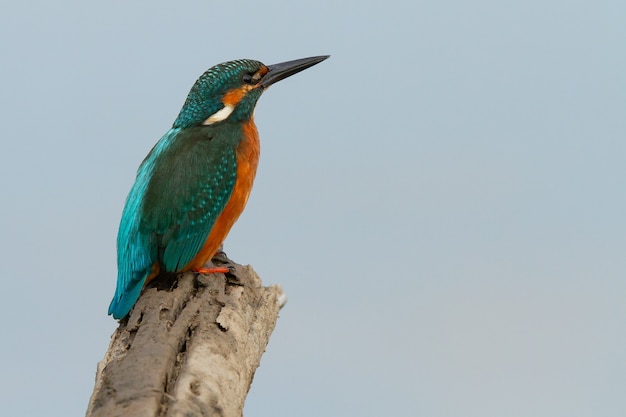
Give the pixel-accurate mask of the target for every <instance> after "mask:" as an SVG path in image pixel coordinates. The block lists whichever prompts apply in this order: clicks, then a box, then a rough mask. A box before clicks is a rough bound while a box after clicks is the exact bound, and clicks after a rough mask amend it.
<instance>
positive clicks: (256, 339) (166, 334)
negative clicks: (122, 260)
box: [86, 264, 285, 417]
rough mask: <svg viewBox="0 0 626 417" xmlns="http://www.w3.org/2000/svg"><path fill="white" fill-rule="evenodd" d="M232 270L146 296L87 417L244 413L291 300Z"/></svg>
mask: <svg viewBox="0 0 626 417" xmlns="http://www.w3.org/2000/svg"><path fill="white" fill-rule="evenodd" d="M232 265H234V271H233V273H232V274H226V275H223V274H213V275H208V276H204V275H197V274H193V273H186V274H183V275H181V276H179V277H178V279H177V280H174V281H173V282H171V283H169V285H170V286H171V287H173V288H169V287H168V288H166V289H159V288H157V287H156V286H152V287H149V288H147V289H146V290H145V291H144V293H143V294H142V296H141V297H140V299H139V301H138V302H137V304H136V305H135V307H134V308H133V310H132V311H131V313H130V315H129V317H128V319H125V320H122V321H121V322H120V325H119V327H118V329H117V330H116V331H115V333H114V334H113V336H112V340H111V343H110V345H109V349H108V351H107V352H106V354H105V357H104V359H103V360H102V361H101V362H100V363H99V364H98V369H97V374H96V384H95V388H94V392H93V394H92V396H91V399H90V401H89V407H88V409H87V414H86V415H87V417H116V416H119V417H143V416H145V417H155V416H167V417H175V416H185V417H191V416H198V417H199V416H203V417H204V416H226V417H231V416H241V415H242V410H243V405H244V401H245V397H246V395H247V393H248V390H249V388H250V384H251V383H252V378H253V376H254V372H255V371H256V369H257V367H258V366H259V363H260V360H261V356H262V354H263V352H264V351H265V347H266V346H267V343H268V341H269V338H270V335H271V333H272V331H273V329H274V326H275V324H276V319H277V317H278V311H279V309H280V307H282V304H284V299H285V297H284V294H283V293H282V290H281V289H280V287H279V286H271V287H267V288H266V287H263V286H262V284H261V280H260V278H259V277H258V275H257V274H256V273H255V272H254V271H253V270H252V268H251V267H249V266H247V267H244V266H241V265H236V264H232ZM157 284H158V285H160V286H161V287H162V286H163V284H164V283H163V282H160V283H157ZM166 287H167V284H166Z"/></svg>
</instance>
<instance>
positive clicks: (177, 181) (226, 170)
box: [109, 126, 238, 319]
mask: <svg viewBox="0 0 626 417" xmlns="http://www.w3.org/2000/svg"><path fill="white" fill-rule="evenodd" d="M232 133H233V132H231V134H230V135H229V134H221V133H220V131H219V129H214V128H211V127H210V126H203V127H194V128H187V129H182V130H181V129H171V130H170V131H169V132H168V133H167V134H166V135H165V136H163V138H161V140H160V141H159V142H158V143H157V144H156V145H155V147H154V148H153V149H152V151H150V154H148V156H147V157H146V159H145V160H144V161H143V163H142V164H141V166H140V167H139V171H138V173H137V179H136V181H135V184H134V185H133V188H132V189H131V191H130V193H129V195H128V198H127V200H126V205H125V207H124V211H123V213H122V220H121V223H120V229H119V232H118V237H117V252H118V256H117V259H118V278H117V288H116V291H115V295H114V297H113V300H112V301H111V305H110V306H109V314H112V315H113V317H115V318H116V319H119V318H123V317H125V316H126V315H127V314H128V312H129V311H130V309H131V308H132V307H133V305H134V304H135V302H136V301H137V299H138V298H139V295H140V293H141V290H142V288H143V286H144V284H145V281H146V278H147V277H148V275H150V273H151V272H152V268H153V265H154V264H155V263H157V262H158V263H159V265H160V268H161V270H165V271H168V272H177V271H180V270H181V269H182V268H183V267H184V266H185V265H186V264H188V263H189V262H190V261H191V260H192V259H193V258H194V257H195V256H196V255H197V253H198V252H199V251H200V249H201V248H202V246H203V245H204V243H205V241H206V239H207V237H208V236H209V233H210V232H211V229H212V227H213V225H214V224H215V221H216V220H217V218H218V217H219V215H220V213H221V212H222V210H223V209H224V207H225V205H226V203H227V202H228V199H229V198H230V195H231V193H232V190H233V188H234V186H235V182H236V180H237V155H236V149H237V144H238V139H237V135H235V134H232Z"/></svg>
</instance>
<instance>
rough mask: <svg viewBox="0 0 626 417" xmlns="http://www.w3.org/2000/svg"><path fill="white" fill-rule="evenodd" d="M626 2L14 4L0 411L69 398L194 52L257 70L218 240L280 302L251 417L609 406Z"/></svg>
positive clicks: (564, 412) (613, 384)
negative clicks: (262, 78) (122, 225)
mask: <svg viewBox="0 0 626 417" xmlns="http://www.w3.org/2000/svg"><path fill="white" fill-rule="evenodd" d="M625 47H626V3H624V2H623V1H620V0H612V1H609V0H599V1H594V2H591V1H587V2H584V1H575V2H572V1H564V0H561V1H559V0H547V1H546V0H542V1H523V2H511V1H488V0H477V1H474V2H466V1H458V0H456V1H437V2H435V1H432V2H426V1H393V0H392V1H386V2H372V1H358V2H357V1H346V2H335V1H326V0H320V1H313V2H288V1H274V0H268V1H266V2H261V3H259V2H244V1H239V2H210V1H182V2H159V1H156V2H155V1H152V2H145V1H142V2H121V1H112V2H99V3H96V4H94V3H92V2H79V1H75V2H44V1H40V2H33V1H26V2H22V3H19V2H12V3H8V2H5V3H3V4H2V5H1V6H0V51H1V52H2V57H3V58H2V65H1V66H0V73H1V74H2V77H0V83H1V90H2V94H1V95H0V115H1V116H0V117H1V118H2V119H1V120H2V125H3V129H2V143H3V144H4V146H3V148H4V151H3V152H2V153H1V154H0V181H1V187H0V189H1V190H2V195H3V205H2V216H0V226H1V230H2V233H1V235H0V247H1V248H2V251H1V253H2V276H3V288H2V291H0V309H1V310H0V313H1V314H2V317H4V328H3V337H2V343H1V344H0V369H2V376H1V377H0V392H1V393H2V394H1V395H2V407H3V414H5V415H7V416H8V415H23V416H34V417H39V416H42V417H43V416H73V415H82V414H83V413H84V411H85V409H86V405H87V401H88V398H89V395H90V394H91V390H92V386H93V380H94V374H95V369H96V363H97V362H98V361H99V360H100V359H101V358H102V356H103V354H104V352H105V350H106V348H107V345H108V342H109V337H110V335H111V333H112V332H113V330H114V329H115V327H116V322H115V321H114V320H113V319H111V318H110V317H108V316H107V315H106V311H107V307H108V304H109V301H110V299H111V297H112V295H113V291H114V288H115V278H116V266H115V236H116V233H117V226H118V222H119V217H120V213H121V209H122V206H123V203H124V199H125V198H126V194H127V193H128V191H129V189H130V186H131V185H132V182H133V179H134V174H135V171H136V169H137V167H138V165H139V163H140V162H141V160H142V159H143V157H144V156H145V155H146V153H147V152H148V151H149V150H150V148H151V147H152V145H153V144H154V143H155V142H156V141H157V140H158V139H159V137H160V136H161V135H162V134H163V133H164V132H165V131H166V130H167V129H168V128H169V127H170V126H171V124H172V122H173V120H174V119H175V117H176V115H177V114H178V111H179V109H180V106H181V105H182V103H183V101H184V99H185V97H186V95H187V92H188V90H189V88H190V87H191V85H192V84H193V82H194V81H195V80H196V78H197V77H198V76H199V75H200V74H201V73H202V72H203V71H204V70H206V69H207V68H208V67H210V66H212V65H214V64H216V63H219V62H222V61H226V60H230V59H236V58H254V59H258V60H261V61H263V62H265V63H266V64H272V63H276V62H280V61H285V60H290V59H296V58H302V57H307V56H311V55H320V54H331V55H332V57H331V58H330V59H329V60H327V61H325V62H323V63H322V64H320V65H317V66H315V67H314V68H311V69H310V70H307V71H305V72H303V73H301V74H298V75H297V76H294V77H293V78H290V79H289V80H286V81H283V82H281V83H279V84H277V85H276V86H274V87H272V88H271V89H270V91H268V92H267V93H266V94H265V95H264V96H263V97H262V98H261V100H260V102H259V105H258V107H257V112H256V120H257V125H258V127H259V131H260V134H261V141H262V155H261V162H260V167H259V172H258V176H257V182H256V186H255V189H254V191H253V193H252V196H251V199H250V202H249V204H248V208H247V210H246V212H245V213H244V214H243V216H242V218H241V219H240V221H239V222H238V223H237V225H236V226H235V228H234V230H233V232H232V233H231V235H230V237H229V238H228V240H227V242H226V251H227V253H228V254H229V256H230V257H231V258H233V259H234V260H236V261H237V262H239V263H242V264H251V265H252V266H253V267H254V268H255V269H256V270H257V271H258V273H259V274H260V275H261V277H262V279H263V280H264V283H265V284H274V283H278V284H281V285H282V286H283V288H284V290H285V292H286V293H287V295H288V296H289V302H288V304H287V306H286V307H285V308H284V309H283V311H282V312H281V317H280V320H279V321H278V325H277V327H276V330H275V332H274V334H273V336H272V339H271V341H270V344H269V346H268V349H267V352H266V354H265V356H264V358H263V362H262V364H261V367H260V369H259V370H258V372H257V374H256V376H255V380H254V384H253V387H252V390H251V392H250V395H249V397H248V403H247V405H246V416H247V417H254V416H261V417H265V416H268V417H270V416H271V417H282V416H300V417H308V416H320V415H324V416H349V415H358V416H361V417H365V416H380V415H393V416H428V417H458V416H463V417H502V416H507V417H516V416H519V417H528V416H532V417H544V416H545V417H576V416H589V417H597V416H603V417H610V416H616V417H617V416H620V417H621V416H624V415H626V396H625V395H624V393H625V392H626V303H625V302H624V300H625V297H626V280H625V271H626V256H625V253H626V220H624V213H626V193H625V192H624V189H625V188H626V167H625V164H624V161H625V159H626V141H625V139H626V76H625V75H624V74H626V49H625Z"/></svg>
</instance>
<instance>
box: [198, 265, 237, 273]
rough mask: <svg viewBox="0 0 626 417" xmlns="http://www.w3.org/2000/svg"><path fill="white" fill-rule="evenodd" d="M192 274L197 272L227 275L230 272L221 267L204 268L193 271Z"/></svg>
mask: <svg viewBox="0 0 626 417" xmlns="http://www.w3.org/2000/svg"><path fill="white" fill-rule="evenodd" d="M194 272H197V273H199V274H227V273H229V272H230V269H228V268H224V267H221V266H212V267H208V266H205V267H202V268H198V269H194Z"/></svg>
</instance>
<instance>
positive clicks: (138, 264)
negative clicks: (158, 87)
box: [109, 55, 328, 319]
mask: <svg viewBox="0 0 626 417" xmlns="http://www.w3.org/2000/svg"><path fill="white" fill-rule="evenodd" d="M326 58H328V55H323V56H315V57H310V58H302V59H297V60H294V61H287V62H281V63H279V64H274V65H264V64H263V63H261V62H259V61H255V60H251V59H240V60H235V61H229V62H224V63H222V64H219V65H216V66H214V67H212V68H210V69H208V70H207V71H206V72H205V73H204V74H202V75H201V76H200V78H198V80H197V81H196V82H195V84H194V85H193V87H192V88H191V90H190V91H189V94H188V96H187V100H186V101H185V104H184V105H183V107H182V109H181V110H180V113H179V114H178V117H177V118H176V120H175V121H174V124H173V126H172V128H171V129H170V130H168V131H167V132H166V133H165V135H163V137H161V139H160V140H159V141H158V142H157V144H156V145H155V146H154V147H153V148H152V150H151V151H150V152H149V153H148V155H147V156H146V158H145V159H144V160H143V162H142V163H141V165H140V166H139V169H138V171H137V177H136V180H135V184H134V185H133V187H132V188H131V190H130V193H129V194H128V197H127V199H126V204H125V206H124V210H123V212H122V219H121V222H120V228H119V231H118V235H117V269H118V275H117V288H116V290H115V295H114V296H113V300H112V301H111V305H110V306H109V314H110V315H113V317H114V318H116V319H122V318H124V317H126V315H128V313H129V312H130V310H131V309H132V307H133V306H134V305H135V303H136V302H137V299H138V298H139V295H140V294H141V291H142V289H143V288H144V287H145V285H146V284H147V283H148V282H150V281H151V280H152V279H154V278H155V277H157V276H158V275H159V274H160V273H179V272H187V271H193V272H198V273H203V274H210V273H219V272H221V273H225V272H228V269H227V268H221V267H215V266H213V265H212V264H211V263H210V260H211V259H212V258H213V256H214V255H215V254H216V253H217V252H218V250H219V249H220V247H221V245H222V242H223V241H224V239H225V238H226V236H227V235H228V232H229V231H230V229H231V227H232V226H233V224H234V223H235V222H236V221H237V219H238V218H239V215H240V214H241V213H242V211H243V209H244V207H245V206H246V203H247V201H248V197H249V195H250V191H251V190H252V184H253V182H254V177H255V175H256V169H257V165H258V162H259V152H260V146H259V134H258V131H257V128H256V125H255V124H254V108H255V106H256V103H257V101H258V99H259V98H260V97H261V94H262V93H263V91H265V90H266V89H267V88H268V87H269V86H270V85H272V84H274V83H276V82H277V81H280V80H283V79H285V78H287V77H289V76H291V75H294V74H296V73H298V72H300V71H302V70H305V69H307V68H309V67H311V66H313V65H315V64H318V63H320V62H322V61H323V60H325V59H326Z"/></svg>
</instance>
